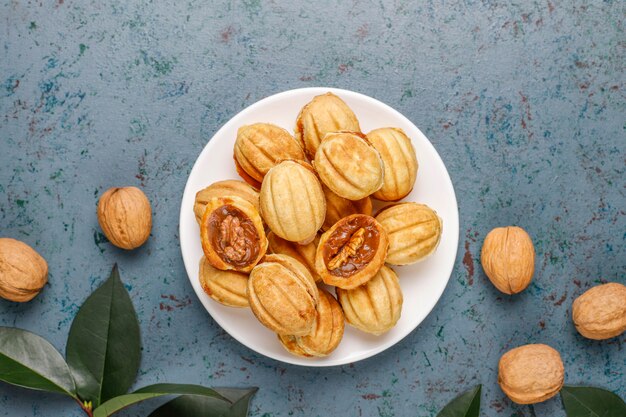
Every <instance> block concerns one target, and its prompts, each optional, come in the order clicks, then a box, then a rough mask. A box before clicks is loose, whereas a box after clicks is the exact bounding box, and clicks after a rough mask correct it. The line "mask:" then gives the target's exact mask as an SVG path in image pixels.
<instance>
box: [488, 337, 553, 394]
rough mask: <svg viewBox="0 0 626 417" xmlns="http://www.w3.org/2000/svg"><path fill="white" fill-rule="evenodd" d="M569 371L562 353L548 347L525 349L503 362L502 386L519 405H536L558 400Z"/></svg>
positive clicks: (500, 367)
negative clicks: (554, 399) (565, 376)
mask: <svg viewBox="0 0 626 417" xmlns="http://www.w3.org/2000/svg"><path fill="white" fill-rule="evenodd" d="M564 375H565V370H564V368H563V362H562V361H561V355H559V352H557V351H556V350H554V349H553V348H551V347H550V346H547V345H542V344H533V345H524V346H520V347H517V348H515V349H511V350H510V351H508V352H507V353H505V354H504V355H502V357H501V358H500V363H499V364H498V383H499V384H500V388H502V391H504V393H505V394H506V395H507V397H509V398H510V399H511V400H512V401H514V402H516V403H518V404H535V403H539V402H542V401H545V400H547V399H549V398H552V397H554V396H555V395H556V394H558V392H559V391H560V390H561V387H563V379H564Z"/></svg>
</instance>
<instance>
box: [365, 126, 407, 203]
mask: <svg viewBox="0 0 626 417" xmlns="http://www.w3.org/2000/svg"><path fill="white" fill-rule="evenodd" d="M367 139H368V140H369V141H370V142H371V143H372V145H374V147H375V148H376V150H377V151H378V152H379V153H380V156H381V158H382V159H383V163H384V166H385V180H384V181H383V186H382V187H381V188H380V190H378V191H376V192H375V193H374V194H373V195H372V197H374V198H376V199H378V200H382V201H398V200H401V199H403V198H404V197H406V196H407V195H408V194H409V193H410V192H411V190H413V185H414V184H415V178H416V177H417V157H416V156H415V149H414V148H413V144H412V143H411V139H409V137H408V136H407V135H406V133H404V131H403V130H402V129H398V128H395V127H383V128H381V129H376V130H372V131H371V132H369V133H368V134H367Z"/></svg>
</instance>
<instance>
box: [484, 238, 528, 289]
mask: <svg viewBox="0 0 626 417" xmlns="http://www.w3.org/2000/svg"><path fill="white" fill-rule="evenodd" d="M480 263H481V264H482V266H483V270H484V271H485V274H487V277H488V278H489V280H490V281H491V283H492V284H493V285H495V287H496V288H497V289H499V290H500V291H502V292H503V293H505V294H517V293H519V292H521V291H523V290H524V289H525V288H526V287H528V285H529V284H530V282H531V281H532V279H533V273H534V272H535V248H534V247H533V242H532V240H531V239H530V236H528V233H526V231H525V230H524V229H522V228H521V227H517V226H507V227H497V228H495V229H493V230H492V231H491V232H489V233H488V234H487V237H486V238H485V242H484V243H483V248H482V251H481V254H480Z"/></svg>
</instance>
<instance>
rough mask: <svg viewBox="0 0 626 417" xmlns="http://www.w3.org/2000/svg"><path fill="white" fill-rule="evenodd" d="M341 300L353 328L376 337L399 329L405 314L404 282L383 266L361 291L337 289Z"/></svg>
mask: <svg viewBox="0 0 626 417" xmlns="http://www.w3.org/2000/svg"><path fill="white" fill-rule="evenodd" d="M337 299H338V301H339V304H341V307H342V308H343V312H344V315H345V317H346V321H347V322H348V323H349V324H351V325H352V326H354V327H356V328H357V329H359V330H362V331H364V332H367V333H372V334H375V335H379V334H382V333H385V332H387V331H389V330H390V329H391V328H392V327H393V326H395V325H396V323H397V322H398V320H399V319H400V314H401V312H402V302H403V297H402V290H401V288H400V282H399V280H398V276H397V275H396V273H395V272H394V271H393V269H391V268H389V267H388V266H383V267H382V268H381V269H380V270H379V271H378V273H377V274H376V275H375V276H374V277H373V278H372V279H370V280H369V281H367V282H366V283H365V284H363V285H361V286H359V287H356V288H354V289H351V290H343V289H341V288H337Z"/></svg>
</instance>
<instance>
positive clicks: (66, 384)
mask: <svg viewBox="0 0 626 417" xmlns="http://www.w3.org/2000/svg"><path fill="white" fill-rule="evenodd" d="M0 381H5V382H8V383H9V384H13V385H19V386H20V387H24V388H30V389H36V390H42V391H50V392H58V393H61V394H65V395H69V396H70V397H76V387H75V386H74V380H73V379H72V374H71V373H70V369H69V368H68V366H67V363H65V361H64V360H63V357H62V356H61V354H60V353H59V352H58V351H57V350H56V349H55V348H54V346H52V345H51V344H50V343H49V342H48V341H47V340H45V339H44V338H42V337H41V336H38V335H36V334H34V333H31V332H27V331H26V330H21V329H14V328H10V327H0Z"/></svg>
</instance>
